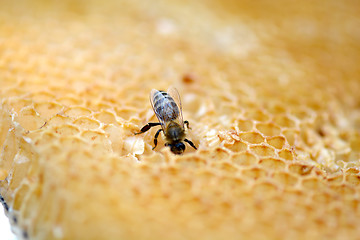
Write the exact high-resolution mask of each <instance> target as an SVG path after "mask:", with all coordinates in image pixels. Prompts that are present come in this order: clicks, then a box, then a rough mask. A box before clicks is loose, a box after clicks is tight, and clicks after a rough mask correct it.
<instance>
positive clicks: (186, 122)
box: [184, 120, 191, 129]
mask: <svg viewBox="0 0 360 240" xmlns="http://www.w3.org/2000/svg"><path fill="white" fill-rule="evenodd" d="M184 124H186V127H187V128H188V129H191V127H189V121H188V120H185V121H184Z"/></svg>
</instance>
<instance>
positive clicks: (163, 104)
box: [152, 91, 179, 123]
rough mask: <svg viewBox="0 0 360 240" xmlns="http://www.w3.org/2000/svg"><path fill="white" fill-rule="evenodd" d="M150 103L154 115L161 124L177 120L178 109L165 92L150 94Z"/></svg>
mask: <svg viewBox="0 0 360 240" xmlns="http://www.w3.org/2000/svg"><path fill="white" fill-rule="evenodd" d="M152 103H153V108H154V111H155V114H156V116H157V117H158V118H159V120H160V121H161V122H163V123H166V122H169V121H173V120H175V119H177V118H178V116H179V107H178V106H177V104H176V103H175V101H174V99H173V98H172V97H171V96H170V95H169V94H168V93H167V92H164V91H155V92H154V93H153V94H152Z"/></svg>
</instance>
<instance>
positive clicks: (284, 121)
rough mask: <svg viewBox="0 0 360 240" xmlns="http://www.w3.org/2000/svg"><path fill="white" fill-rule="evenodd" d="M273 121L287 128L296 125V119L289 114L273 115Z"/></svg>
mask: <svg viewBox="0 0 360 240" xmlns="http://www.w3.org/2000/svg"><path fill="white" fill-rule="evenodd" d="M273 121H274V123H276V124H277V125H279V126H281V127H286V128H294V127H296V123H295V121H294V120H292V119H291V118H290V117H288V116H287V115H276V116H274V117H273Z"/></svg>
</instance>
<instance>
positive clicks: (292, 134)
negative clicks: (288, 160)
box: [281, 129, 300, 146]
mask: <svg viewBox="0 0 360 240" xmlns="http://www.w3.org/2000/svg"><path fill="white" fill-rule="evenodd" d="M281 132H282V134H283V135H284V136H285V138H286V141H287V142H288V143H289V144H290V145H291V146H293V145H295V141H296V139H297V138H298V136H299V134H300V132H299V130H296V129H283V130H282V131H281Z"/></svg>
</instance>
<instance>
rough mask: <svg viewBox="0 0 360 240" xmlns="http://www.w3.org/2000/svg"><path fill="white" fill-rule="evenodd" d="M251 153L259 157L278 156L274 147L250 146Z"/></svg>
mask: <svg viewBox="0 0 360 240" xmlns="http://www.w3.org/2000/svg"><path fill="white" fill-rule="evenodd" d="M250 151H251V152H253V153H254V154H256V155H257V156H261V157H275V156H276V153H275V150H274V149H273V148H272V147H270V146H266V145H255V146H250Z"/></svg>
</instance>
